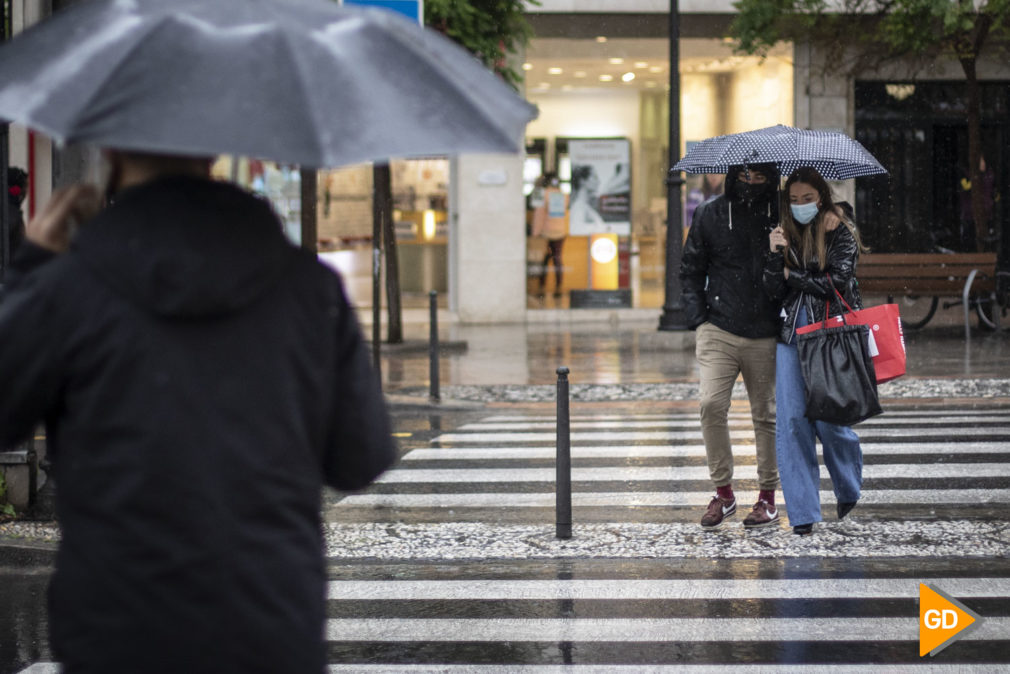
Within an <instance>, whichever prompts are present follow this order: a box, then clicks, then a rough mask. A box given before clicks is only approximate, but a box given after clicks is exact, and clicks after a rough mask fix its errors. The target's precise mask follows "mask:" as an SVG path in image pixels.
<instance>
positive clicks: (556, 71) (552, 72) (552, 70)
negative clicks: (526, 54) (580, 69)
mask: <svg viewBox="0 0 1010 674" xmlns="http://www.w3.org/2000/svg"><path fill="white" fill-rule="evenodd" d="M547 72H548V74H550V75H560V74H561V73H563V72H564V71H563V70H562V69H561V68H558V67H557V66H554V67H552V68H548V69H547Z"/></svg>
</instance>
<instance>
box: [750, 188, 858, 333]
mask: <svg viewBox="0 0 1010 674" xmlns="http://www.w3.org/2000/svg"><path fill="white" fill-rule="evenodd" d="M845 206H847V204H846V205H845ZM824 236H825V250H826V252H825V257H827V263H826V265H825V267H824V269H823V270H821V269H820V268H819V265H818V263H817V262H816V261H814V262H811V263H810V264H809V265H807V267H806V268H805V269H790V270H789V278H788V279H786V278H785V276H784V274H783V269H784V268H785V255H784V254H783V253H780V252H768V254H767V256H766V257H765V268H764V287H765V291H766V292H767V293H768V296H769V297H770V298H772V300H774V301H775V302H776V303H777V305H778V306H781V307H782V310H781V311H780V312H779V316H780V319H779V320H780V322H781V323H780V329H779V335H778V336H779V341H780V342H782V343H783V344H789V343H791V342H792V340H793V336H794V335H795V334H796V318H797V316H798V315H799V309H800V306H801V304H800V303H801V302H802V303H803V304H802V306H805V307H806V310H807V321H808V322H809V323H816V322H818V321H823V320H824V318H825V316H824V311H825V309H826V308H827V307H828V304H827V303H828V300H829V299H830V301H831V304H830V313H829V314H828V315H829V316H838V315H839V314H841V313H844V312H845V311H847V310H846V309H845V307H844V306H843V305H842V303H841V302H839V301H838V298H837V296H836V295H835V293H834V291H833V290H832V288H831V286H832V285H834V287H835V288H837V289H838V292H839V293H841V295H842V297H843V298H844V299H845V301H846V302H847V303H848V305H849V306H850V307H851V308H852V309H862V308H863V300H862V298H861V297H860V295H859V289H858V288H857V286H856V260H857V259H858V256H859V246H858V244H857V243H856V239H855V237H853V236H852V232H850V231H849V228H848V227H846V226H844V225H839V226H838V228H837V229H835V230H834V231H833V232H827V233H826V234H825V235H824ZM829 276H830V277H831V280H830V281H828V277H829Z"/></svg>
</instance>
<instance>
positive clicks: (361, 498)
mask: <svg viewBox="0 0 1010 674" xmlns="http://www.w3.org/2000/svg"><path fill="white" fill-rule="evenodd" d="M820 496H821V503H823V504H830V503H835V495H834V493H833V492H831V491H821V492H820ZM736 498H737V502H738V503H756V502H757V499H758V493H757V492H756V491H737V492H736ZM711 499H712V492H711V491H695V492H678V491H659V492H580V491H576V492H573V493H572V505H573V506H574V507H592V506H608V507H622V506H623V507H642V506H705V505H708V502H709V501H710V500H711ZM785 503H786V507H787V508H788V502H785ZM859 503H860V504H861V505H892V504H945V505H950V504H962V505H969V504H996V503H999V504H1003V503H1010V489H865V490H864V491H863V494H862V496H861V497H860V499H859ZM341 504H343V505H347V506H358V507H362V506H364V507H389V508H503V507H508V508H553V507H554V505H555V496H554V492H553V490H552V491H550V492H538V493H521V492H520V493H509V492H483V493H477V494H470V493H453V494H373V493H364V494H351V495H348V496H345V497H344V499H343V500H342V501H341Z"/></svg>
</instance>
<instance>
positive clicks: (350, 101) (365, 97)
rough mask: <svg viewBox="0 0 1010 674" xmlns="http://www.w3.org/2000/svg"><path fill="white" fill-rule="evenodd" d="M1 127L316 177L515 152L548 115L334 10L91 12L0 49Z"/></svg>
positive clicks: (225, 6) (400, 23)
mask: <svg viewBox="0 0 1010 674" xmlns="http://www.w3.org/2000/svg"><path fill="white" fill-rule="evenodd" d="M0 83H2V84H0V118H4V119H7V120H9V121H14V122H19V123H21V124H24V125H26V126H29V127H31V128H34V129H37V130H39V131H41V132H43V133H45V134H47V135H49V136H51V137H52V138H54V139H55V140H57V141H60V142H85V143H93V144H96V145H100V146H103V147H112V148H119V149H125V150H140V151H148V152H159V153H166V154H182V155H213V154H223V153H228V154H237V155H244V156H251V157H261V158H266V159H272V160H275V161H280V162H287V163H295V164H300V165H303V166H314V167H322V166H340V165H345V164H352V163H358V162H362V161H370V160H381V159H386V158H389V157H412V156H425V155H428V156H430V155H433V154H449V153H458V152H516V151H518V149H519V147H520V142H521V139H522V136H523V131H524V128H525V126H526V123H527V122H529V121H530V120H531V119H533V118H534V117H535V116H536V109H535V108H534V107H533V106H532V105H530V104H529V103H527V102H526V101H524V100H523V99H521V98H520V97H519V96H518V95H516V93H515V92H514V91H512V89H511V88H509V86H508V85H507V84H505V83H504V82H502V81H501V80H500V79H499V78H498V77H496V76H495V75H493V74H492V73H491V72H489V71H488V70H487V69H486V68H484V66H483V65H482V64H481V63H480V62H479V61H477V59H475V58H474V57H473V56H472V55H471V54H470V53H469V52H467V51H465V50H464V49H462V48H461V47H459V46H457V45H455V44H454V43H452V42H451V41H449V40H448V39H446V38H444V37H443V36H441V35H439V34H438V33H436V32H434V31H431V30H427V29H424V28H421V27H420V26H418V25H416V24H415V23H412V22H411V21H409V20H407V19H406V18H403V17H401V16H399V15H397V14H395V13H393V12H389V11H383V10H369V9H362V8H354V7H340V6H338V5H336V4H335V3H333V2H332V1H330V0H212V1H209V0H170V1H166V0H83V1H81V2H78V3H76V4H74V5H72V6H70V7H69V8H68V9H66V10H63V11H60V12H58V13H57V14H56V15H54V16H53V17H52V18H50V19H48V20H46V21H44V22H42V23H41V24H38V25H36V26H34V27H32V28H30V29H29V30H27V31H25V32H24V33H22V34H20V35H18V36H17V37H15V38H14V39H13V40H12V41H11V42H9V43H8V44H6V45H4V46H3V47H0Z"/></svg>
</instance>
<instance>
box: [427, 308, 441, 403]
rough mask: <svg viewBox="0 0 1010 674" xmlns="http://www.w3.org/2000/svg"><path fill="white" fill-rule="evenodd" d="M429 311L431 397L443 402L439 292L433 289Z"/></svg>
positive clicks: (433, 399) (429, 377) (435, 401)
mask: <svg viewBox="0 0 1010 674" xmlns="http://www.w3.org/2000/svg"><path fill="white" fill-rule="evenodd" d="M428 302H429V305H430V306H429V311H430V314H431V318H430V320H429V321H428V326H429V327H428V359H429V361H430V363H429V367H428V380H429V394H428V395H429V397H430V398H431V402H433V403H437V402H441V400H442V395H441V394H440V393H439V390H438V292H437V291H435V290H432V291H431V292H429V293H428Z"/></svg>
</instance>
